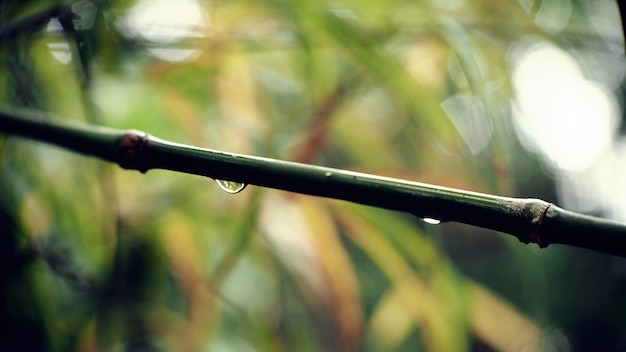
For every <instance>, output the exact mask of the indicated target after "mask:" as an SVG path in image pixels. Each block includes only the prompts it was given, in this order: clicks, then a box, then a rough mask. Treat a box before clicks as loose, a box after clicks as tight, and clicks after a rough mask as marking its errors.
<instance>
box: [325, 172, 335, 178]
mask: <svg viewBox="0 0 626 352" xmlns="http://www.w3.org/2000/svg"><path fill="white" fill-rule="evenodd" d="M332 175H333V173H332V172H330V171H328V172H326V173H325V174H324V176H326V177H330V176H332Z"/></svg>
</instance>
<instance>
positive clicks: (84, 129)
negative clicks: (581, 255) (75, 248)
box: [0, 107, 626, 257]
mask: <svg viewBox="0 0 626 352" xmlns="http://www.w3.org/2000/svg"><path fill="white" fill-rule="evenodd" d="M0 131H1V132H4V133H6V134H9V135H19V136H22V137H25V138H29V139H34V140H39V141H42V142H47V143H51V144H54V145H57V146H61V147H64V148H67V149H70V150H72V151H75V152H77V153H81V154H85V155H90V156H95V157H98V158H100V159H102V160H105V161H109V162H115V163H117V164H119V165H120V166H121V167H123V168H125V169H134V170H138V171H141V172H147V171H148V170H152V169H165V170H172V171H179V172H184V173H189V174H196V175H202V176H207V177H211V178H213V179H216V180H227V181H233V182H239V183H244V184H252V185H257V186H262V187H269V188H275V189H281V190H285V191H290V192H296V193H302V194H308V195H314V196H321V197H327V198H335V199H342V200H346V201H351V202H355V203H360V204H365V205H370V206H375V207H380V208H385V209H390V210H399V211H404V212H407V213H411V214H413V215H415V216H418V217H421V218H431V219H437V220H440V221H442V222H447V221H454V222H460V223H465V224H469V225H474V226H479V227H483V228H488V229H492V230H495V231H499V232H504V233H507V234H510V235H513V236H515V237H517V238H518V239H519V240H520V241H521V242H524V243H537V244H538V245H539V246H540V247H546V246H548V245H549V244H552V243H561V244H566V245H572V246H578V247H583V248H587V249H592V250H596V251H601V252H605V253H609V254H614V255H618V256H622V257H626V225H624V224H620V223H616V222H612V221H609V220H605V219H601V218H596V217H591V216H586V215H583V214H578V213H574V212H571V211H567V210H564V209H561V208H559V207H557V206H556V205H553V204H550V203H548V202H545V201H543V200H540V199H520V198H509V197H501V196H494V195H489V194H483V193H477V192H470V191H464V190H459V189H453V188H447V187H440V186H435V185H430V184H425V183H419V182H412V181H406V180H400V179H394V178H388V177H381V176H375V175H369V174H365V173H358V172H352V171H346V170H340V169H333V168H327V167H320V166H314V165H307V164H301V163H295V162H288V161H282V160H275V159H270V158H263V157H258V156H250V155H244V154H235V153H228V152H223V151H218V150H211V149H205V148H198V147H194V146H189V145H184V144H178V143H173V142H169V141H165V140H162V139H159V138H156V137H154V136H151V135H149V134H147V133H145V132H141V131H135V130H129V131H124V130H118V129H112V128H105V127H96V126H89V125H80V124H74V123H69V122H64V121H61V120H60V119H59V118H58V117H54V116H52V115H50V114H46V113H42V112H37V111H32V110H24V109H14V108H6V107H0Z"/></svg>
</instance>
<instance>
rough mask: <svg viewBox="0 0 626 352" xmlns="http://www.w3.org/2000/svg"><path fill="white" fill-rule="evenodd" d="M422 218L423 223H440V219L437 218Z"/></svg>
mask: <svg viewBox="0 0 626 352" xmlns="http://www.w3.org/2000/svg"><path fill="white" fill-rule="evenodd" d="M422 220H424V222H425V223H427V224H431V225H439V224H441V220H439V219H433V218H424V219H422Z"/></svg>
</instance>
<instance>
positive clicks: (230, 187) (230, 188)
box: [215, 179, 246, 194]
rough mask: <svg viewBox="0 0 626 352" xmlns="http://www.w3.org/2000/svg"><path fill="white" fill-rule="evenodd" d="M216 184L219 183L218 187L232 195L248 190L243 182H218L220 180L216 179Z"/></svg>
mask: <svg viewBox="0 0 626 352" xmlns="http://www.w3.org/2000/svg"><path fill="white" fill-rule="evenodd" d="M215 182H216V183H217V185H218V186H220V188H221V189H222V190H223V191H224V192H226V193H230V194H235V193H239V192H241V191H243V189H244V188H246V184H245V183H241V182H235V181H226V180H218V179H216V180H215Z"/></svg>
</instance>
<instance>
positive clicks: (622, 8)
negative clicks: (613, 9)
mask: <svg viewBox="0 0 626 352" xmlns="http://www.w3.org/2000/svg"><path fill="white" fill-rule="evenodd" d="M616 2H617V7H618V8H619V16H620V20H621V22H622V34H624V38H626V27H625V26H624V16H625V15H626V14H625V13H624V12H626V4H624V0H616Z"/></svg>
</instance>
